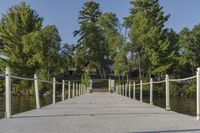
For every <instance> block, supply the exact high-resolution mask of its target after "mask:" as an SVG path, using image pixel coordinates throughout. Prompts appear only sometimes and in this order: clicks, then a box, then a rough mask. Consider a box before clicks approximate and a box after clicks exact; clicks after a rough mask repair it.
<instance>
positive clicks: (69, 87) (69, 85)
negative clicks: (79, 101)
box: [68, 81, 71, 99]
mask: <svg viewBox="0 0 200 133" xmlns="http://www.w3.org/2000/svg"><path fill="white" fill-rule="evenodd" d="M70 98H71V83H70V81H68V99H70Z"/></svg>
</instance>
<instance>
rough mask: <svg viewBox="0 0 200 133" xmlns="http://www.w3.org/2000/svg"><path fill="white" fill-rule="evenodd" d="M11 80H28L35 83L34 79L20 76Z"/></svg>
mask: <svg viewBox="0 0 200 133" xmlns="http://www.w3.org/2000/svg"><path fill="white" fill-rule="evenodd" d="M11 78H14V79H20V80H26V81H34V78H23V77H18V76H11Z"/></svg>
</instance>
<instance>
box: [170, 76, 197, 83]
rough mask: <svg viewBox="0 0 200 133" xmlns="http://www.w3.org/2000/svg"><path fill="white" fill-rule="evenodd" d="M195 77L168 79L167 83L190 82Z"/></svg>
mask: <svg viewBox="0 0 200 133" xmlns="http://www.w3.org/2000/svg"><path fill="white" fill-rule="evenodd" d="M196 77H197V76H196V75H195V76H192V77H188V78H181V79H169V81H172V82H178V81H186V80H191V79H195V78H196Z"/></svg>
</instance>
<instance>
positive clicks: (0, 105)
mask: <svg viewBox="0 0 200 133" xmlns="http://www.w3.org/2000/svg"><path fill="white" fill-rule="evenodd" d="M136 99H139V95H138V94H136ZM60 100H61V98H60V97H58V98H57V99H56V101H60ZM40 101H41V106H45V105H48V104H51V103H52V98H51V97H41V98H40ZM143 101H144V102H146V103H149V96H143ZM153 102H154V105H156V106H159V107H162V108H165V97H158V96H155V97H154V99H153ZM170 107H171V110H173V111H176V112H179V113H183V114H187V115H191V116H195V115H196V99H195V98H186V97H170ZM34 108H35V97H33V96H29V97H23V96H12V114H16V113H21V112H24V111H28V110H32V109H34ZM4 112H5V99H4V98H3V97H0V118H3V117H4Z"/></svg>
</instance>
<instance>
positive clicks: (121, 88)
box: [115, 68, 200, 120]
mask: <svg viewBox="0 0 200 133" xmlns="http://www.w3.org/2000/svg"><path fill="white" fill-rule="evenodd" d="M192 79H196V82H197V83H196V94H197V95H196V96H197V97H196V103H197V107H196V108H197V112H196V117H197V120H200V68H197V72H196V75H195V76H192V77H187V78H180V79H170V78H169V76H168V75H166V77H165V80H162V81H153V79H152V78H150V82H146V83H143V82H142V80H141V81H140V83H137V84H136V83H135V81H133V83H126V84H120V85H116V89H115V92H116V93H117V94H119V95H122V96H126V97H129V98H131V88H132V96H133V99H136V97H135V95H136V93H135V89H136V86H139V87H140V101H141V102H142V101H143V98H142V96H143V94H142V92H143V85H150V87H149V89H150V104H153V84H162V83H165V98H166V99H165V101H166V103H165V106H166V110H167V111H169V110H170V86H169V82H180V81H186V80H192ZM127 86H129V91H128V92H129V95H127Z"/></svg>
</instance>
